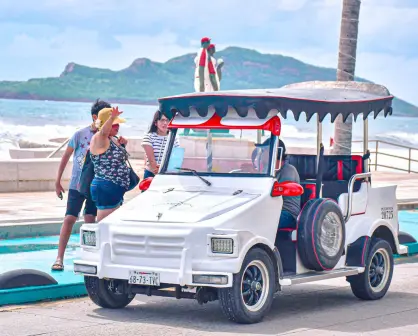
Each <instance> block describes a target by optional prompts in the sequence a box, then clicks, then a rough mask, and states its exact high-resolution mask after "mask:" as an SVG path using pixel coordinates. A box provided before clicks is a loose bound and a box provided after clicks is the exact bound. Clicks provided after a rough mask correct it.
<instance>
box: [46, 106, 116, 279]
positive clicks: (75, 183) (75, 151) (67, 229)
mask: <svg viewBox="0 0 418 336" xmlns="http://www.w3.org/2000/svg"><path fill="white" fill-rule="evenodd" d="M105 107H111V106H110V104H109V103H107V102H105V101H100V100H97V101H96V102H95V103H94V104H93V106H92V107H91V116H92V119H93V123H92V124H91V125H90V126H87V127H85V128H82V129H80V130H78V131H77V132H76V133H74V135H73V136H72V137H71V139H70V142H69V143H68V146H67V149H66V151H65V153H64V155H63V157H62V159H61V163H60V166H59V169H58V175H57V179H56V182H55V191H56V193H57V196H58V197H60V198H62V193H64V192H65V191H64V188H63V187H62V185H61V178H62V174H63V172H64V170H65V167H66V166H67V164H68V161H69V159H70V157H71V155H74V156H73V170H72V174H71V181H70V185H69V188H68V189H69V190H68V200H67V210H66V212H65V218H64V223H63V225H62V227H61V232H60V240H59V245H58V256H57V259H56V261H55V263H54V264H53V265H52V270H55V271H62V270H64V263H63V261H64V253H65V249H66V247H67V244H68V240H69V238H70V235H71V232H72V230H73V226H74V223H75V222H76V221H77V218H78V216H79V215H80V212H81V209H82V207H83V204H84V203H85V205H84V222H85V223H94V222H95V221H96V215H97V208H96V205H95V204H94V202H93V200H92V199H91V198H88V199H85V197H84V196H83V195H82V194H81V193H80V192H79V190H80V186H79V181H80V176H81V170H82V168H83V163H84V158H85V156H86V153H87V151H88V149H89V147H90V140H91V138H92V137H93V135H94V133H95V132H96V130H97V129H96V127H95V125H94V122H95V121H96V119H97V115H98V113H99V111H100V110H101V109H103V108H105Z"/></svg>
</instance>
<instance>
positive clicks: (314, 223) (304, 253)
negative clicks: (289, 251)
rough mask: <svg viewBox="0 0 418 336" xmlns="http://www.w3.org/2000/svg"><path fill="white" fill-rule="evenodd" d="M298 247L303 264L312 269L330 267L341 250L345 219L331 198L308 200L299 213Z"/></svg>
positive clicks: (326, 268)
mask: <svg viewBox="0 0 418 336" xmlns="http://www.w3.org/2000/svg"><path fill="white" fill-rule="evenodd" d="M297 234H298V241H297V247H298V252H299V256H300V259H301V261H302V263H303V264H304V266H305V267H306V268H308V269H311V270H314V271H326V270H331V269H333V268H334V267H335V266H336V265H337V263H338V261H339V260H340V258H341V256H342V255H343V253H344V246H345V223H344V218H343V214H342V212H341V209H340V207H339V206H338V204H337V203H335V201H333V200H331V199H323V198H318V199H315V200H310V201H308V202H307V203H306V205H305V206H304V207H303V209H302V211H301V213H300V215H299V217H298V229H297Z"/></svg>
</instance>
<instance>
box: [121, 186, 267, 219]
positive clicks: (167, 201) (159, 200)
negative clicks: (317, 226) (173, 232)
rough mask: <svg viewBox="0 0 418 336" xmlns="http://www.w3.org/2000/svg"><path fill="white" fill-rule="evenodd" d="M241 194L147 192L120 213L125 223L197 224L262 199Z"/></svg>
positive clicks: (123, 207)
mask: <svg viewBox="0 0 418 336" xmlns="http://www.w3.org/2000/svg"><path fill="white" fill-rule="evenodd" d="M259 196H260V194H249V193H246V192H244V191H242V190H240V191H239V192H238V191H225V190H222V191H219V190H218V191H216V190H209V191H208V190H205V191H186V190H172V191H167V190H165V191H159V190H147V191H146V192H144V193H142V194H140V195H138V196H137V197H136V198H135V199H133V200H131V201H130V202H129V203H128V204H126V205H124V206H122V207H121V209H120V210H119V213H120V219H121V220H123V221H138V222H144V221H146V222H162V223H164V222H165V223H167V222H171V223H195V222H199V221H203V220H207V219H210V218H213V217H215V216H217V215H221V214H222V213H225V212H227V211H230V210H233V209H235V208H237V207H239V206H242V205H244V204H246V203H248V202H250V201H251V200H253V199H255V198H257V197H259Z"/></svg>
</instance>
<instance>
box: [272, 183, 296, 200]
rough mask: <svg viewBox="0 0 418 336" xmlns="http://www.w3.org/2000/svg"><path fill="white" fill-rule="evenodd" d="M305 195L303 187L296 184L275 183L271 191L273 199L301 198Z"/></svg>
mask: <svg viewBox="0 0 418 336" xmlns="http://www.w3.org/2000/svg"><path fill="white" fill-rule="evenodd" d="M302 194H303V187H302V186H301V185H300V184H299V183H295V182H277V181H276V182H274V184H273V188H272V189H271V197H278V196H291V197H292V196H300V195H302Z"/></svg>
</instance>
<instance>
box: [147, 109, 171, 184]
mask: <svg viewBox="0 0 418 336" xmlns="http://www.w3.org/2000/svg"><path fill="white" fill-rule="evenodd" d="M169 121H170V120H169V119H168V118H167V116H166V115H165V114H164V113H162V112H160V111H157V112H155V114H154V118H153V119H152V123H151V127H150V128H149V131H148V133H147V134H145V136H144V138H143V139H142V147H143V148H144V151H145V156H146V162H145V169H144V179H146V178H148V177H154V176H155V174H157V172H158V169H159V168H160V164H161V160H162V158H163V153H164V149H165V146H166V144H167V142H168V123H169ZM175 146H178V142H177V139H176V143H175Z"/></svg>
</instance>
